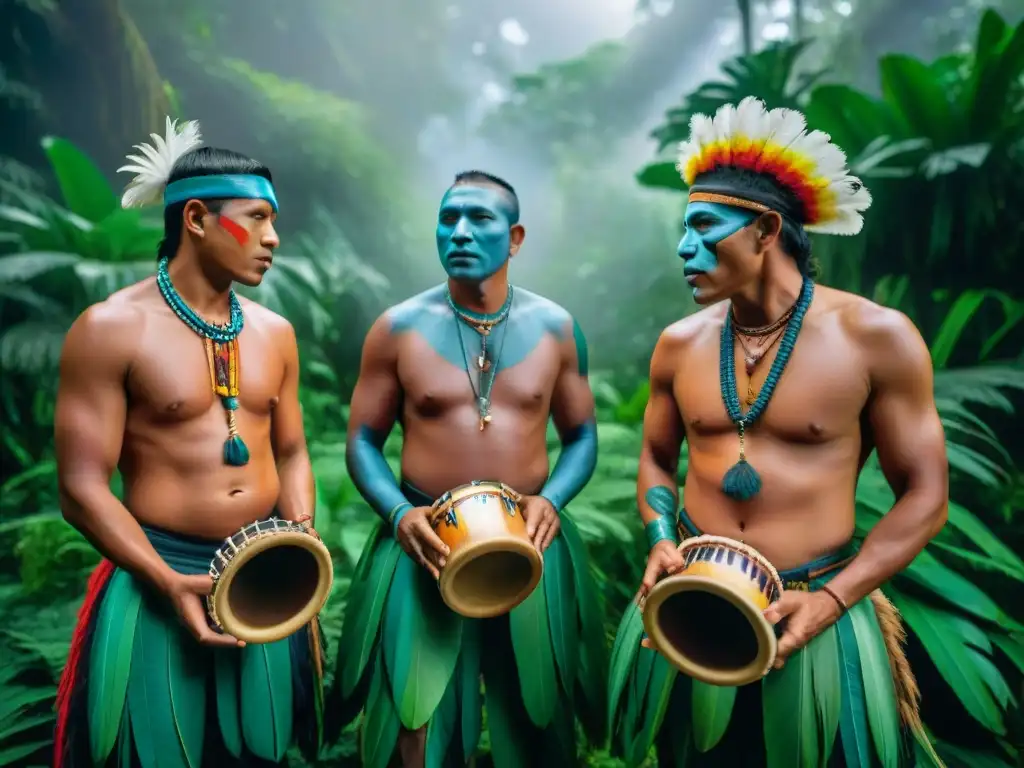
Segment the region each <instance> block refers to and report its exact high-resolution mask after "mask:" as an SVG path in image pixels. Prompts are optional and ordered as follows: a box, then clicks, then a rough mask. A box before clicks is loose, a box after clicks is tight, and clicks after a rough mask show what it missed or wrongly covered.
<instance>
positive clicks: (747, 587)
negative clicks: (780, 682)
mask: <svg viewBox="0 0 1024 768" xmlns="http://www.w3.org/2000/svg"><path fill="white" fill-rule="evenodd" d="M679 552H680V554H682V556H683V563H684V565H683V569H682V570H681V571H680V572H679V573H677V574H673V575H672V576H668V577H666V578H665V579H662V580H661V581H659V582H658V583H657V584H656V585H655V586H654V588H653V589H652V590H651V591H650V594H649V595H648V596H647V600H646V601H645V602H644V606H643V621H644V629H645V630H646V631H647V636H648V637H649V638H650V640H651V643H652V645H654V647H655V649H656V650H657V651H658V652H659V653H661V654H662V655H663V656H664V657H665V658H666V659H668V660H669V661H670V662H671V663H672V664H673V665H674V666H675V667H677V668H678V669H679V670H680V671H681V672H683V673H684V674H686V675H689V676H690V677H693V678H696V679H697V680H701V681H703V682H705V683H710V684H712V685H745V684H747V683H752V682H754V681H755V680H760V679H761V678H762V677H764V676H765V675H766V674H767V673H768V670H769V669H771V666H772V663H773V662H774V661H775V653H776V650H777V648H778V642H777V640H776V636H775V628H774V627H773V626H772V625H771V624H769V623H768V620H767V619H765V618H764V616H763V615H762V611H764V610H765V609H766V608H767V607H768V606H769V605H771V604H772V603H774V602H775V601H777V600H778V599H779V597H780V596H781V595H782V590H783V585H782V580H781V579H780V578H779V574H778V572H777V571H776V570H775V568H774V567H773V566H772V564H771V563H770V562H768V560H767V559H766V558H765V557H764V556H763V555H761V554H760V553H759V552H758V551H757V550H755V549H754V548H753V547H749V546H747V545H746V544H743V543H742V542H739V541H735V540H733V539H728V538H725V537H723V536H696V537H694V538H692V539H687V540H686V541H684V542H683V543H682V544H681V545H680V546H679Z"/></svg>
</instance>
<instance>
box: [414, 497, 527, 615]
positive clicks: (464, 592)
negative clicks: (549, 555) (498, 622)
mask: <svg viewBox="0 0 1024 768" xmlns="http://www.w3.org/2000/svg"><path fill="white" fill-rule="evenodd" d="M520 498H521V497H520V495H519V494H518V493H516V492H515V491H513V490H512V489H511V488H509V487H508V486H507V485H505V484H503V483H497V482H488V481H475V482H472V483H467V484H466V485H460V486H459V487H458V488H454V489H452V490H451V491H448V492H447V493H445V494H444V495H443V496H441V498H439V499H438V500H437V501H435V502H434V504H433V507H432V510H431V515H430V524H431V526H432V527H433V529H434V531H435V532H436V533H437V535H438V537H439V538H440V539H441V541H443V542H444V543H445V544H446V545H448V549H449V550H450V554H449V555H448V558H447V562H446V563H445V565H444V567H443V568H442V569H441V576H440V579H439V587H440V590H441V597H442V599H443V600H444V601H445V603H446V604H447V605H448V607H449V608H451V609H452V610H453V611H455V612H456V613H460V614H462V615H463V616H467V617H470V618H476V619H480V618H490V617H493V616H500V615H502V614H504V613H508V612H509V611H511V610H512V609H513V608H515V607H516V606H517V605H519V604H520V603H521V602H523V600H525V599H526V598H527V597H529V596H530V593H531V592H533V590H534V589H535V588H536V587H537V585H538V584H539V583H540V579H541V575H542V574H543V572H544V560H543V558H542V557H541V555H540V552H538V551H537V548H536V547H535V546H534V545H533V542H531V541H530V538H529V536H527V535H526V521H525V520H524V519H523V514H522V511H521V510H520V508H519V500H520Z"/></svg>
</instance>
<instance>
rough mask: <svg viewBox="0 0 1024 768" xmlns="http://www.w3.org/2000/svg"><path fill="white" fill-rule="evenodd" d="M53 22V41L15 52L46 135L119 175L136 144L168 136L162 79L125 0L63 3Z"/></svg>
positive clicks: (48, 33)
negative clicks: (40, 106)
mask: <svg viewBox="0 0 1024 768" xmlns="http://www.w3.org/2000/svg"><path fill="white" fill-rule="evenodd" d="M46 22H47V23H46V25H45V32H44V33H43V36H45V38H46V39H44V40H39V41H38V44H37V41H31V42H30V43H29V44H28V45H26V46H24V47H22V49H21V50H20V51H19V52H18V53H16V54H15V55H16V56H17V57H18V58H19V59H20V61H19V64H20V67H19V69H20V70H21V71H22V72H23V73H24V76H25V80H26V81H27V82H28V83H29V84H30V85H32V86H33V87H34V88H35V89H36V90H37V91H38V92H39V93H40V94H41V96H42V99H43V103H44V105H45V127H46V130H47V131H48V132H50V133H53V134H55V135H59V136H61V137H63V138H66V139H68V140H70V141H72V142H73V143H75V144H76V145H77V146H78V147H80V148H81V149H82V150H84V151H85V152H86V153H88V154H89V155H90V156H92V158H93V159H94V160H95V161H96V162H97V164H98V165H99V166H100V168H102V169H103V170H104V172H105V173H106V174H107V175H108V177H110V178H113V176H114V169H116V168H117V167H118V166H120V165H121V164H122V162H121V161H122V160H123V158H124V156H125V155H126V154H127V153H128V152H129V151H130V150H131V147H132V145H133V144H137V143H139V142H140V141H143V140H145V139H146V138H147V136H148V134H149V133H150V132H152V131H160V132H161V133H162V132H163V122H164V117H165V116H166V115H167V114H168V98H167V94H166V92H165V90H164V83H163V80H162V79H161V78H160V74H159V72H158V71H157V68H156V64H155V63H154V62H153V58H152V56H150V53H149V49H148V48H147V46H146V43H145V41H144V40H143V39H142V37H141V36H140V35H139V33H138V30H137V29H136V27H135V24H134V23H133V22H132V20H131V18H129V17H128V16H127V14H126V13H125V12H124V11H123V10H122V8H121V4H120V0H63V2H61V3H60V4H59V10H57V11H56V12H55V13H52V14H49V15H48V17H47V19H46Z"/></svg>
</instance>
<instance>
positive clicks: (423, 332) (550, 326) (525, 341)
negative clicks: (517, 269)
mask: <svg viewBox="0 0 1024 768" xmlns="http://www.w3.org/2000/svg"><path fill="white" fill-rule="evenodd" d="M388 320H389V321H390V323H391V332H392V333H393V334H399V333H415V334H418V335H419V336H420V337H421V338H422V339H423V340H424V341H426V342H427V343H428V344H430V346H431V348H432V349H433V350H434V351H435V352H437V354H438V355H440V356H441V357H443V358H444V359H445V360H446V361H448V362H449V363H451V364H452V365H454V366H455V367H457V368H458V369H459V370H460V371H465V369H466V360H465V359H464V358H463V354H462V346H461V345H460V343H459V321H458V320H456V319H455V315H454V314H452V310H451V308H450V307H449V306H448V302H447V301H446V300H445V296H444V286H443V285H439V286H437V287H435V288H429V289H427V290H426V291H424V292H423V293H421V294H419V295H417V296H413V297H412V298H411V299H407V300H406V301H403V302H402V303H401V304H398V305H396V306H394V307H392V308H391V309H390V310H388ZM570 320H571V316H570V315H569V313H568V312H566V311H565V310H564V309H562V307H560V306H558V305H557V304H555V303H554V302H553V301H550V300H549V299H545V298H544V297H543V296H538V295H537V294H535V293H531V292H530V291H526V290H523V289H522V288H516V291H515V295H514V298H513V299H512V308H511V310H510V311H509V315H508V319H507V320H505V322H504V323H502V324H501V326H500V327H499V328H498V329H497V330H495V331H492V332H491V338H490V340H489V341H488V342H487V346H488V349H490V350H491V354H497V350H499V349H500V350H501V357H500V358H498V360H497V361H496V362H495V365H496V366H497V368H496V372H497V373H500V372H501V371H504V370H507V369H508V368H511V367H513V366H515V365H518V364H519V363H521V362H523V360H525V359H526V358H527V357H528V356H529V355H530V353H531V352H533V350H535V349H536V348H537V345H538V344H540V342H541V340H542V339H543V338H544V337H545V336H546V335H550V336H552V337H554V338H555V339H556V340H557V341H562V340H564V338H565V335H566V334H567V333H572V330H571V329H570V327H569V324H570ZM462 343H463V344H465V345H466V354H467V355H469V356H470V359H471V360H472V358H473V357H475V356H476V355H477V354H478V353H479V352H480V346H481V345H480V338H479V336H478V335H477V334H476V333H475V332H473V331H470V330H468V329H466V328H462Z"/></svg>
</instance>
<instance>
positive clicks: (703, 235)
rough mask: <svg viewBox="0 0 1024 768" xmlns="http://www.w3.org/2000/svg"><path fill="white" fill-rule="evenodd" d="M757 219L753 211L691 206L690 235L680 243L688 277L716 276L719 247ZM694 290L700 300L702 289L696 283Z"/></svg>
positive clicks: (716, 205) (699, 204)
mask: <svg viewBox="0 0 1024 768" xmlns="http://www.w3.org/2000/svg"><path fill="white" fill-rule="evenodd" d="M756 218H757V214H756V213H754V212H753V211H747V210H744V209H742V208H734V207H732V206H730V205H722V204H720V203H704V202H693V203H690V204H688V205H687V206H686V216H685V218H684V223H685V225H686V232H685V233H684V234H683V239H682V240H680V241H679V249H678V253H679V257H680V258H681V259H682V260H683V271H684V273H685V274H686V276H687V277H688V278H691V280H692V279H696V280H698V281H699V280H701V278H700V277H699V275H701V274H703V273H706V272H713V271H714V270H715V268H716V267H718V256H717V252H716V246H717V245H718V244H719V243H720V242H721V241H722V240H725V238H727V237H729V235H733V234H735V233H737V232H739V231H740V230H741V229H743V228H744V227H746V226H747V225H749V224H750V223H751V222H752V221H754V219H756ZM690 286H691V288H692V289H693V295H694V298H697V297H698V296H699V294H700V292H701V289H700V286H699V285H698V284H697V283H695V282H691V283H690Z"/></svg>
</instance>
